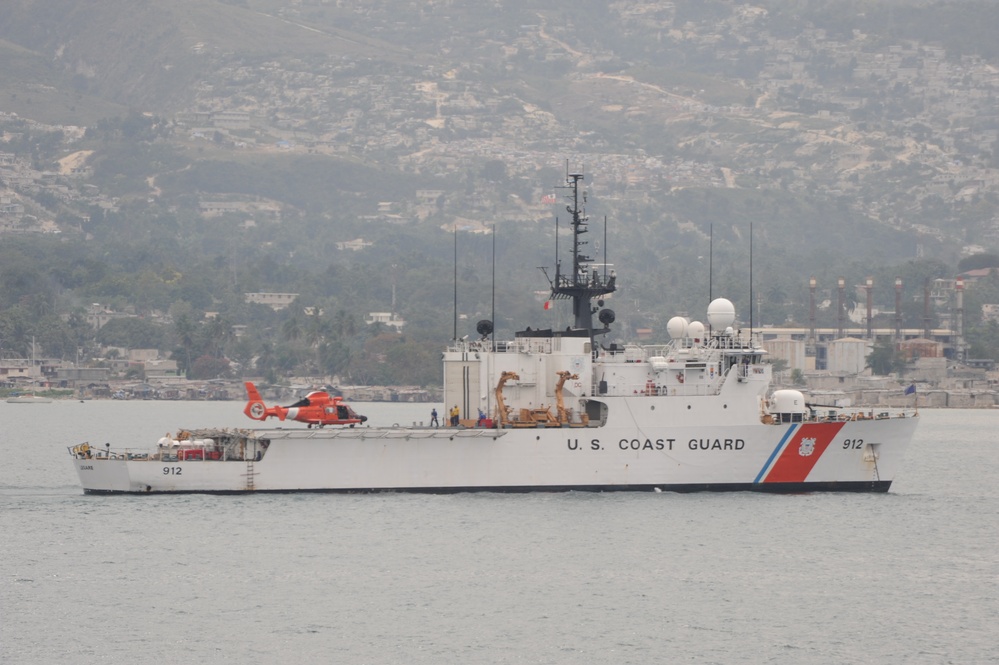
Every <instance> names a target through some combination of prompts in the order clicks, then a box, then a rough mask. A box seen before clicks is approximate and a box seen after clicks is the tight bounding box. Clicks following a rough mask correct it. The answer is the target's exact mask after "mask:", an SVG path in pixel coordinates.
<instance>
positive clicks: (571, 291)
mask: <svg viewBox="0 0 999 665" xmlns="http://www.w3.org/2000/svg"><path fill="white" fill-rule="evenodd" d="M582 180H583V174H582V173H566V178H565V182H566V184H565V186H564V187H565V188H567V189H569V190H570V193H569V195H568V197H569V198H570V200H571V203H570V205H567V206H566V211H567V212H568V213H569V214H570V215H571V216H572V221H571V225H572V273H571V274H563V273H562V263H561V261H556V263H555V280H554V282H553V283H552V294H551V298H552V300H565V299H571V300H572V315H573V320H574V327H575V328H576V329H577V330H586V331H588V332H589V334H590V336H591V337H592V336H595V335H602V334H604V333H606V332H608V331H609V327H610V324H611V323H613V321H614V313H613V312H611V311H610V310H604V311H603V312H601V314H600V321H601V322H602V323H603V324H604V328H602V329H594V327H593V314H594V313H596V312H597V310H598V308H597V307H592V306H591V304H590V301H591V300H593V299H595V298H600V297H601V296H604V295H607V294H608V293H613V292H614V291H615V290H616V288H617V287H616V284H615V282H616V281H617V275H616V274H615V273H614V271H613V270H612V271H611V273H610V276H608V275H607V274H606V268H605V270H604V274H603V275H601V274H600V272H599V271H598V270H597V269H596V268H591V263H592V261H593V259H592V258H591V257H589V256H587V255H586V245H588V244H589V243H588V242H587V241H585V240H583V234H585V233H587V232H588V231H589V229H588V228H587V222H588V221H589V218H588V217H587V216H586V212H585V210H584V209H583V207H582V205H581V204H580V197H582V200H583V203H585V202H586V192H581V191H580V189H579V183H580V182H581V181H582ZM556 235H557V234H556ZM598 305H603V302H602V301H600V302H598Z"/></svg>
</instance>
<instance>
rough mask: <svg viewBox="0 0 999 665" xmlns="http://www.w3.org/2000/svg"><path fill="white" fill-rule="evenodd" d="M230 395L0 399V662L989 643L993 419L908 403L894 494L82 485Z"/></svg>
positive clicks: (761, 654)
mask: <svg viewBox="0 0 999 665" xmlns="http://www.w3.org/2000/svg"><path fill="white" fill-rule="evenodd" d="M241 408H242V405H241V404H238V405H237V403H235V402H227V403H159V402H87V403H80V402H57V403H53V404H47V405H45V404H35V405H14V404H6V403H0V663H4V664H6V665H12V664H16V663H31V664H35V663H130V664H135V663H139V664H141V663H158V664H162V663H312V662H316V663H318V662H324V663H325V662H343V663H640V664H642V665H648V664H649V663H661V662H671V661H680V662H693V663H885V662H890V663H982V662H995V661H996V660H999V646H997V645H999V638H997V637H996V631H997V628H996V625H997V619H999V593H997V589H999V585H997V582H999V528H997V517H999V441H997V438H996V434H995V432H996V431H997V427H996V426H997V423H999V411H956V410H954V411H946V410H944V411H924V412H923V414H922V417H923V421H922V424H921V426H920V429H919V431H918V433H917V439H916V441H915V442H914V445H913V447H912V449H911V450H910V453H909V456H908V458H907V460H906V463H905V466H904V469H903V472H902V473H901V474H900V476H899V477H898V478H897V479H896V481H895V484H894V485H893V486H892V491H891V492H890V493H889V494H887V495H864V494H815V495H797V496H767V495H757V494H750V493H740V494H692V495H678V494H671V493H662V494H654V493H647V494H646V493H642V494H631V493H623V494H587V493H567V494H529V495H500V494H466V495H448V496H422V495H406V494H379V495H356V496H352V495H326V494H320V495H308V494H300V495H256V496H200V495H191V496H180V497H163V496H147V497H120V496H119V497H90V496H84V495H83V494H82V491H81V490H80V489H79V487H78V485H77V480H76V477H75V474H74V473H73V470H72V467H71V465H70V463H69V461H68V456H67V454H66V446H68V445H72V444H75V443H79V442H82V441H84V440H89V441H90V442H91V443H92V444H98V445H100V444H102V443H103V442H104V441H111V442H112V445H125V444H126V443H128V444H135V443H136V442H149V443H150V444H151V443H152V442H154V441H155V440H156V439H157V438H158V437H159V436H161V435H162V434H163V433H164V432H167V431H175V430H176V429H177V428H178V427H181V426H183V427H197V426H208V425H227V426H236V425H238V426H246V424H247V421H246V420H245V417H244V416H243V415H242V413H241V412H240V411H241ZM358 410H359V411H360V412H362V413H366V414H367V415H369V416H370V417H371V418H372V422H374V423H376V424H391V423H392V422H399V423H410V422H412V421H414V420H428V419H429V411H430V406H429V405H387V404H365V405H358ZM440 410H441V406H440V405H438V411H440Z"/></svg>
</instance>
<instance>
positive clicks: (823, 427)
mask: <svg viewBox="0 0 999 665" xmlns="http://www.w3.org/2000/svg"><path fill="white" fill-rule="evenodd" d="M845 424H846V423H843V422H830V423H807V424H804V425H800V426H799V425H792V426H791V427H790V428H789V429H788V431H787V434H785V435H784V437H783V438H782V439H781V442H780V443H779V444H777V448H775V449H774V452H773V454H771V455H770V459H768V460H767V463H766V464H765V465H763V468H762V469H760V474H759V475H758V476H757V477H756V482H760V481H761V480H760V479H761V478H762V479H763V480H762V482H765V483H803V482H805V479H806V478H807V477H808V474H809V473H811V471H812V469H813V468H814V467H815V464H816V462H818V461H819V458H820V457H822V453H824V452H825V451H826V448H828V447H829V444H830V443H832V440H833V438H834V437H835V436H836V434H838V433H839V431H840V430H841V429H843V425H845ZM775 457H776V461H774V458H775ZM768 468H769V470H770V471H769V473H768V472H767V469H768ZM764 476H765V477H764Z"/></svg>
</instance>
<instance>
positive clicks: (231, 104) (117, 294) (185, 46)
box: [0, 0, 999, 339]
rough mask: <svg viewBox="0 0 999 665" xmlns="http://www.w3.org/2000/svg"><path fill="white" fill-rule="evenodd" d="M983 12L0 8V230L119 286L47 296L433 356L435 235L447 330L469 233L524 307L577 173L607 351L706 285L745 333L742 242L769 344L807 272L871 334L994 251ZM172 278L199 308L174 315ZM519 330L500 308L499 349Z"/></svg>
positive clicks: (674, 7) (995, 145)
mask: <svg viewBox="0 0 999 665" xmlns="http://www.w3.org/2000/svg"><path fill="white" fill-rule="evenodd" d="M996 13H997V10H996V8H995V7H993V6H992V5H991V3H981V2H945V3H939V2H934V3H929V2H925V3H924V2H911V1H910V2H903V1H902V0H895V1H892V2H886V3H879V4H878V5H877V6H876V7H874V6H869V5H868V4H866V3H858V2H852V1H839V0H833V1H831V2H826V3H796V2H790V0H770V1H767V2H761V3H758V4H756V5H748V4H738V3H728V2H707V3H704V2H693V1H680V2H675V3H667V4H662V3H652V2H649V3H645V2H630V3H609V4H608V3H601V2H597V1H596V0H586V1H583V2H571V3H570V2H561V1H560V2H548V3H518V4H517V5H516V6H505V5H493V6H488V7H484V6H481V5H479V4H476V3H463V2H444V1H439V2H428V3H402V2H388V1H376V2H361V1H356V2H352V1H350V0H342V1H340V2H335V3H333V2H326V1H322V0H299V1H297V2H292V3H288V2H279V1H277V0H243V1H232V2H221V1H217V0H202V1H195V0H178V1H177V2H171V3H153V2H143V1H139V0H110V1H101V2H98V1H96V0H89V1H88V0H54V1H53V0H45V1H42V0H10V1H9V2H6V3H4V4H3V5H2V6H0V58H2V59H3V62H4V65H5V66H3V67H0V112H2V113H3V115H2V116H0V131H2V132H3V143H0V153H4V154H5V155H7V157H5V164H4V165H3V174H4V176H3V185H2V192H0V194H2V195H3V196H4V197H5V198H4V200H5V204H4V205H5V207H4V213H3V217H2V218H0V222H2V224H0V232H5V233H17V234H25V233H26V234H29V236H30V234H31V233H32V232H45V231H47V232H52V231H58V232H59V234H60V235H61V236H62V237H64V238H73V239H81V240H84V241H85V242H84V243H83V246H82V247H81V248H80V251H83V252H88V251H89V252H92V256H89V257H87V256H79V257H75V258H74V259H73V260H78V261H83V262H86V261H94V260H100V257H116V258H115V260H114V261H110V259H108V260H109V261H110V262H111V263H112V265H110V266H108V268H107V271H108V272H110V273H113V274H114V275H115V277H114V279H111V275H110V274H108V272H105V274H104V276H103V277H102V278H100V279H97V280H96V281H93V282H87V283H79V282H75V281H73V280H72V279H66V280H64V281H61V282H60V283H59V284H58V286H56V287H54V289H55V291H54V292H53V294H52V295H51V299H52V301H53V302H56V301H58V300H59V299H62V300H64V301H65V302H101V301H110V300H115V301H116V302H119V303H120V304H121V305H122V306H124V305H128V306H130V307H139V308H140V309H148V310H153V309H156V310H166V309H169V308H170V307H171V306H172V305H177V306H178V307H180V308H181V309H186V308H189V309H190V314H191V315H192V316H193V317H195V318H197V317H200V316H202V315H203V313H204V311H206V310H221V311H222V312H223V313H224V314H226V315H228V316H231V317H233V318H238V317H245V316H247V313H246V312H245V311H242V310H241V309H240V308H239V307H237V305H236V304H235V303H236V302H237V301H238V299H239V297H240V294H241V293H243V292H248V291H261V290H271V291H278V292H297V293H303V294H305V295H304V296H303V298H304V297H308V298H309V299H310V306H311V304H315V305H317V306H322V305H325V306H327V307H328V308H329V309H330V310H331V311H332V310H335V309H345V310H357V311H372V310H378V309H382V310H388V309H393V308H394V309H397V310H398V311H400V312H401V313H402V314H403V316H405V317H406V318H407V320H410V321H412V322H414V325H413V326H412V327H411V328H410V329H409V330H411V331H413V334H414V335H415V336H416V337H418V338H421V339H434V338H439V337H440V336H446V335H448V332H449V331H448V328H449V324H450V321H449V320H448V319H449V316H446V315H441V314H440V313H439V312H441V311H442V310H450V308H451V296H450V295H449V293H448V288H447V285H448V284H449V283H450V274H451V271H452V266H451V265H450V264H451V261H452V260H453V259H452V256H451V253H452V251H453V242H454V235H453V231H454V229H456V228H457V229H459V236H461V237H462V243H461V244H462V249H463V251H467V252H468V257H467V258H463V259H462V260H463V261H467V263H468V265H467V268H465V267H464V266H462V267H463V268H464V269H461V270H459V280H460V281H461V286H462V287H463V288H461V289H460V294H461V295H460V296H459V299H460V300H463V302H459V310H461V311H462V313H467V314H468V316H469V320H470V321H473V322H474V321H475V320H476V317H481V316H485V315H488V314H489V312H488V307H487V302H488V301H489V299H490V296H489V290H490V285H489V278H488V277H487V275H486V273H487V272H488V271H487V270H486V269H485V268H484V266H483V260H485V257H487V256H489V254H490V248H489V247H488V239H484V238H482V237H481V236H480V235H479V234H480V233H486V232H489V231H491V230H493V229H494V228H495V231H496V235H497V241H498V242H497V244H498V245H499V254H498V264H497V265H498V269H499V271H500V273H501V275H502V286H503V289H504V291H506V292H507V293H509V294H510V299H511V300H513V299H514V298H513V297H514V296H516V295H517V294H524V293H530V292H533V291H535V290H539V289H540V290H543V289H544V287H545V283H544V281H543V277H541V276H540V273H539V272H538V271H537V267H538V266H541V265H552V263H553V262H554V256H553V251H554V249H553V248H554V238H553V234H552V232H553V229H554V219H553V218H554V217H555V216H556V215H557V214H558V211H559V210H560V207H559V206H554V207H553V206H552V205H550V204H549V203H546V202H544V201H547V200H549V199H548V198H547V197H548V196H549V195H551V194H558V193H559V191H560V190H557V189H555V188H556V186H557V185H558V184H559V183H560V182H561V181H562V178H563V172H564V169H565V168H566V165H567V164H568V165H570V167H571V168H573V169H582V170H583V171H584V172H585V173H586V174H587V187H588V194H589V204H588V213H589V214H590V216H591V220H592V221H593V226H594V231H595V235H597V234H599V235H600V236H601V237H602V235H603V232H604V229H603V219H604V218H605V217H606V218H607V219H608V220H609V222H608V227H607V232H606V233H607V243H606V246H604V243H603V241H602V240H600V241H595V242H594V250H595V253H596V258H597V259H598V260H604V259H605V258H606V260H608V261H609V262H612V263H614V264H615V266H617V269H618V272H619V274H620V275H621V284H622V289H621V291H620V292H619V294H617V296H616V298H617V302H616V303H615V308H616V309H617V311H618V314H619V320H620V321H621V322H622V323H623V328H624V333H625V334H626V335H627V334H629V333H631V332H633V331H634V330H635V329H637V328H640V327H649V326H651V327H653V328H656V329H658V328H660V327H661V324H662V323H663V321H664V320H665V319H667V318H669V316H670V315H672V313H674V312H677V311H680V312H696V311H699V310H700V309H702V308H703V304H702V303H703V302H704V301H705V299H706V296H707V292H708V291H709V290H710V289H712V288H713V290H714V291H715V292H716V293H717V292H718V291H719V289H722V290H723V291H724V292H725V293H726V295H728V296H729V297H731V298H732V299H733V300H734V301H735V302H736V304H737V306H738V307H739V309H740V311H741V312H743V313H744V316H746V313H747V312H748V308H749V305H750V303H749V291H750V289H749V288H748V285H747V283H746V282H747V279H748V275H749V241H750V237H749V236H750V225H751V226H752V236H753V238H752V239H753V245H754V252H755V254H754V256H755V262H754V266H753V269H754V280H755V281H756V283H757V284H758V285H765V286H757V290H756V293H757V295H759V294H760V293H765V294H766V295H767V297H766V298H765V300H764V301H763V302H762V303H755V304H756V305H757V311H756V312H755V313H756V314H757V315H758V316H759V317H762V319H763V320H764V321H766V322H768V323H771V324H782V323H784V322H786V321H789V320H797V321H799V322H800V321H801V320H802V318H803V317H805V316H807V314H806V313H805V307H806V302H807V282H808V279H809V277H810V276H815V277H816V278H817V279H818V280H819V282H820V284H822V288H823V289H824V290H826V293H828V290H829V289H831V288H832V285H833V284H835V281H836V280H837V278H838V277H840V276H844V277H845V278H846V279H847V280H849V282H850V283H851V284H859V283H861V282H863V280H864V279H866V277H867V276H869V275H874V276H875V277H876V284H878V285H883V287H881V288H879V290H878V292H877V295H876V299H877V300H878V301H879V303H880V305H881V306H882V307H883V308H885V309H888V308H890V307H891V306H892V303H893V298H894V293H893V291H892V289H891V288H890V285H891V284H892V283H893V281H894V276H895V275H896V274H903V273H904V274H906V275H907V276H909V277H910V278H911V281H912V282H913V285H914V286H913V288H917V287H916V286H915V284H917V283H919V284H921V283H922V282H923V281H924V280H925V279H926V278H936V277H944V276H949V275H950V274H952V273H953V272H954V270H955V269H956V266H957V263H958V261H959V260H960V259H961V258H962V257H964V256H967V255H968V254H974V253H976V252H984V251H989V250H993V249H994V248H995V247H997V246H999V212H997V205H999V197H997V194H996V191H997V186H999V125H997V122H996V119H995V117H994V109H995V102H996V96H997V93H999V74H997V72H999V69H997V59H996V57H997V55H996V53H995V46H994V40H991V41H990V36H992V33H993V32H994V29H993V30H991V31H990V29H988V28H986V27H983V26H988V25H999V23H996V22H991V23H990V22H989V21H990V17H994V18H997V19H999V16H996ZM962 31H963V32H962ZM68 165H72V166H71V167H70V166H68ZM494 225H495V227H494ZM5 237H7V236H6V235H0V241H2V239H3V238H5ZM709 238H713V241H714V246H713V248H711V253H712V256H713V264H714V265H713V275H712V281H713V286H712V285H710V284H709V283H708V266H707V263H708V260H707V258H706V257H707V255H708V252H709ZM348 241H349V242H353V243H354V244H353V245H351V247H355V248H356V251H355V250H352V249H344V242H348ZM4 242H6V241H4ZM133 255H134V256H137V257H138V256H141V257H142V259H143V260H142V261H134V262H133V261H125V260H119V259H118V258H117V257H129V256H133ZM143 261H144V262H145V263H144V264H143ZM249 262H253V264H254V265H266V266H268V270H266V271H264V270H259V269H254V268H252V267H249V266H248V265H247V264H248V263H249ZM144 265H145V268H144V267H143V266H144ZM150 266H152V268H149V267H150ZM194 266H199V268H197V269H195V268H194ZM144 269H146V270H147V272H148V275H147V276H146V277H145V278H144V279H136V275H135V274H134V271H140V272H141V271H143V270H144ZM130 271H132V272H131V273H130ZM199 271H202V272H199ZM192 272H195V273H198V274H200V282H197V283H200V284H201V286H200V287H195V286H194V284H193V283H192V284H188V285H187V286H186V287H185V288H183V289H181V288H179V287H178V284H179V283H180V282H183V281H185V280H186V277H187V276H189V275H190V274H191V273H192ZM80 274H92V273H91V272H88V271H83V272H82V273H80ZM174 274H181V275H185V278H184V279H181V280H179V281H178V280H177V279H175V278H173V277H172V275H174ZM324 280H332V283H323V284H322V285H320V282H323V281H324ZM139 285H142V288H141V289H140V288H139ZM199 288H200V292H196V291H198V290H199ZM393 296H395V297H393ZM16 300H17V299H16V297H12V299H11V302H16ZM464 300H467V302H464ZM445 304H446V306H445ZM63 306H65V305H63ZM534 306H535V303H534V302H533V301H532V300H529V301H527V302H525V303H521V304H517V305H514V304H509V305H507V304H505V305H504V309H503V316H502V317H499V318H500V320H499V321H498V322H497V323H498V326H499V328H500V330H501V331H503V332H509V330H510V329H512V328H513V327H516V326H519V325H526V324H528V323H530V320H531V317H533V316H534V315H535V312H534V310H532V309H531V308H533V307H534ZM430 312H437V314H433V315H432V314H430ZM279 318H280V317H279ZM21 336H22V337H23V334H22V335H21Z"/></svg>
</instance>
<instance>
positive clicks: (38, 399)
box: [7, 393, 52, 404]
mask: <svg viewBox="0 0 999 665" xmlns="http://www.w3.org/2000/svg"><path fill="white" fill-rule="evenodd" d="M51 402H52V398H51V397H42V396H41V395H36V394H34V393H26V394H23V395H11V396H10V397H8V398H7V403H8V404H50V403H51Z"/></svg>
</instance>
